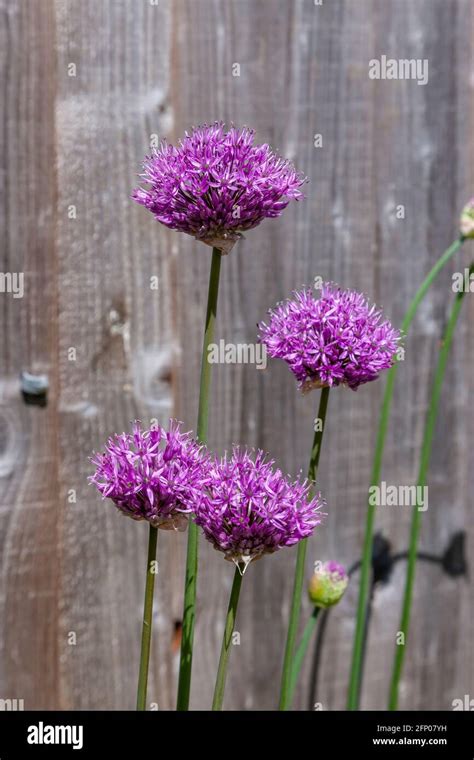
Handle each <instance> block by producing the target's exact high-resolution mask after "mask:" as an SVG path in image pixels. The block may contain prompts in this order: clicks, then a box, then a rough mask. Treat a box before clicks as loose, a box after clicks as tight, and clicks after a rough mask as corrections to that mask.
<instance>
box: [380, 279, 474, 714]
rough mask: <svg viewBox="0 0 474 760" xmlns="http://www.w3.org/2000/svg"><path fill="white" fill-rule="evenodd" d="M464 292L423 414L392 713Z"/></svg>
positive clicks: (454, 310)
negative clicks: (423, 492)
mask: <svg viewBox="0 0 474 760" xmlns="http://www.w3.org/2000/svg"><path fill="white" fill-rule="evenodd" d="M473 271H474V265H471V268H470V270H469V274H471V273H472V272H473ZM464 295H465V293H464V292H461V293H458V294H457V296H456V299H455V301H454V305H453V308H452V310H451V315H450V317H449V320H448V323H447V325H446V330H445V333H444V335H443V340H442V343H441V350H440V352H439V357H438V363H437V366H436V371H435V376H434V382H433V388H432V391H431V398H430V403H429V406H428V412H427V415H426V422H425V429H424V433H423V442H422V446H421V458H420V467H419V471H418V482H417V486H418V487H417V501H416V504H415V505H414V508H413V515H412V522H411V531H410V546H409V550H408V564H407V574H406V580H405V591H404V595H403V604H402V614H401V620H400V627H399V633H402V634H403V635H402V643H400V644H397V646H396V648H395V658H394V661H393V672H392V680H391V684H390V697H389V710H396V709H397V706H398V687H399V683H400V676H401V674H402V668H403V661H404V658H405V650H406V644H407V638H408V630H409V626H410V612H411V606H412V600H413V586H414V582H415V570H416V559H417V549H418V539H419V535H420V528H421V515H422V509H421V507H422V505H421V504H420V503H419V490H420V488H423V487H424V486H426V481H427V476H428V468H429V464H430V458H431V449H432V444H433V436H434V431H435V425H436V417H437V414H438V407H439V401H440V397H441V390H442V387H443V380H444V374H445V370H446V364H447V360H448V355H449V351H450V348H451V344H452V341H453V336H454V332H455V329H456V324H457V321H458V317H459V312H460V311H461V306H462V301H463V297H464Z"/></svg>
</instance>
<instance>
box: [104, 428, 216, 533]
mask: <svg viewBox="0 0 474 760" xmlns="http://www.w3.org/2000/svg"><path fill="white" fill-rule="evenodd" d="M205 457H206V455H205V453H204V451H203V448H202V447H201V446H199V445H198V444H197V443H195V442H194V441H193V439H192V438H191V437H190V435H189V433H181V432H180V425H179V424H178V423H176V422H174V421H170V425H169V430H168V431H167V430H165V429H164V428H162V427H159V426H156V427H153V428H151V429H150V430H142V429H141V427H140V423H138V422H135V424H134V426H133V433H132V434H127V433H122V434H121V435H115V436H113V437H112V438H109V440H108V442H107V445H106V448H105V452H104V453H103V454H95V455H94V456H93V457H92V458H91V462H92V463H93V464H94V465H95V466H96V471H95V473H94V474H93V475H92V476H91V477H90V478H89V481H90V482H91V483H93V484H94V485H95V486H96V487H97V489H98V490H99V491H100V493H101V494H102V496H103V498H104V499H105V498H109V499H112V501H113V502H114V504H115V505H116V506H117V507H118V508H119V509H120V510H121V511H122V512H123V513H124V514H126V515H128V516H129V517H132V518H133V519H135V520H148V522H150V523H151V524H152V525H153V526H155V527H160V528H165V529H177V530H181V529H184V528H186V525H187V517H186V513H188V512H190V511H191V509H190V503H191V500H192V499H193V498H195V494H196V492H199V491H200V489H201V488H202V481H203V478H204V470H203V466H202V463H203V461H204V460H205Z"/></svg>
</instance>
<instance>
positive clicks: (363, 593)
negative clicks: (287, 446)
mask: <svg viewBox="0 0 474 760" xmlns="http://www.w3.org/2000/svg"><path fill="white" fill-rule="evenodd" d="M463 242H464V238H463V237H460V238H458V239H457V240H455V241H454V243H452V245H450V247H449V248H447V250H446V251H445V252H444V253H443V255H442V256H441V257H440V258H439V259H438V261H437V262H436V264H435V265H434V267H433V268H432V269H431V271H430V272H429V273H428V275H427V276H426V278H425V280H424V281H423V282H422V284H421V285H420V287H419V288H418V290H417V292H416V294H415V297H414V298H413V300H412V302H411V303H410V306H409V307H408V310H407V312H406V314H405V317H404V319H403V322H402V326H401V332H402V334H403V335H407V333H408V330H409V328H410V326H411V323H412V322H413V319H414V317H415V314H416V312H417V310H418V307H419V305H420V303H421V302H422V300H423V298H424V297H425V295H426V293H427V292H428V290H429V288H430V287H431V285H432V284H433V282H434V280H435V279H436V277H437V276H438V274H439V273H440V272H441V270H442V269H443V267H445V266H446V264H447V263H448V262H449V261H450V259H451V258H452V257H453V256H454V254H455V253H456V252H457V251H458V250H459V249H460V248H461V246H462V244H463ZM397 369H398V366H397V364H394V365H393V367H392V368H391V369H390V370H389V371H388V376H387V383H386V386H385V392H384V396H383V401H382V409H381V412H380V418H379V427H378V431H377V438H376V443H375V454H374V460H373V464H372V476H371V486H377V485H378V484H379V482H380V476H381V472H382V460H383V453H384V448H385V439H386V436H387V430H388V422H389V417H390V410H391V406H392V398H393V391H394V387H395V378H396V374H397ZM374 523H375V505H373V504H371V503H370V501H369V504H368V507H367V517H366V524H365V536H364V547H363V554H362V566H361V575H360V586H359V601H358V606H357V619H356V628H355V635H354V647H353V652H352V664H351V674H350V680H349V691H348V698H347V709H348V710H358V709H359V696H360V683H361V677H362V659H363V648H364V629H365V616H366V607H367V601H368V594H369V585H370V572H371V563H372V542H373V533H374Z"/></svg>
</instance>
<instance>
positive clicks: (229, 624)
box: [212, 566, 242, 710]
mask: <svg viewBox="0 0 474 760" xmlns="http://www.w3.org/2000/svg"><path fill="white" fill-rule="evenodd" d="M241 585H242V574H241V572H240V569H239V568H238V567H237V566H236V568H235V573H234V582H233V583H232V589H231V592H230V599H229V606H228V608H227V616H226V619H225V629H224V636H223V637H222V646H221V653H220V657H219V667H218V669H217V678H216V685H215V687H214V699H213V700H212V709H213V710H222V703H223V701H224V690H225V680H226V676H227V664H228V662H229V654H230V645H231V643H232V634H233V632H234V625H235V618H236V615H237V605H238V603H239V596H240V587H241Z"/></svg>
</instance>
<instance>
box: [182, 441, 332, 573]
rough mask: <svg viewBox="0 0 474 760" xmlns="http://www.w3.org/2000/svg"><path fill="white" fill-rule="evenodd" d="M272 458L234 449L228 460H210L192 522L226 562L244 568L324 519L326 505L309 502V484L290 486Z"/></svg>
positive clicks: (318, 499) (315, 500)
mask: <svg viewBox="0 0 474 760" xmlns="http://www.w3.org/2000/svg"><path fill="white" fill-rule="evenodd" d="M273 465H274V462H273V460H268V461H266V460H265V454H264V453H263V452H262V451H257V453H256V454H255V456H254V458H252V456H251V455H250V454H249V452H248V451H246V450H244V449H241V448H239V447H235V448H234V450H233V453H232V456H230V457H227V455H226V456H224V457H223V458H222V459H214V460H213V461H212V464H211V465H210V467H209V469H208V472H207V474H208V479H207V482H206V484H205V487H204V490H203V492H202V494H201V496H200V498H198V499H197V500H196V503H195V506H194V510H193V511H194V515H195V517H194V519H195V522H196V523H197V525H199V526H201V528H202V529H203V531H204V535H205V536H206V538H207V539H208V540H209V541H210V542H211V543H212V544H213V545H214V547H215V548H216V549H218V550H219V551H222V552H223V553H224V555H225V558H226V559H228V560H232V561H233V562H235V564H236V565H237V566H238V567H239V569H240V565H241V564H242V565H243V566H244V570H243V571H245V569H246V568H247V566H248V564H249V563H250V562H251V561H252V560H254V559H258V558H259V557H261V556H262V555H263V554H266V553H272V552H275V551H277V549H280V548H281V547H283V546H292V545H293V544H296V543H297V542H298V541H300V540H301V539H302V538H306V537H307V536H309V535H310V534H311V533H312V532H313V530H314V528H315V527H316V526H317V525H319V524H320V523H321V521H322V517H323V514H324V513H321V512H320V511H319V510H320V508H321V507H322V506H324V504H325V502H324V501H323V500H322V499H321V496H320V495H319V494H318V495H316V496H314V497H312V498H311V495H310V487H311V486H310V484H309V483H308V482H307V481H304V482H302V483H301V482H299V481H295V482H292V481H290V480H289V479H288V478H285V477H284V476H283V475H282V473H281V471H280V470H278V469H274V467H273Z"/></svg>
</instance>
